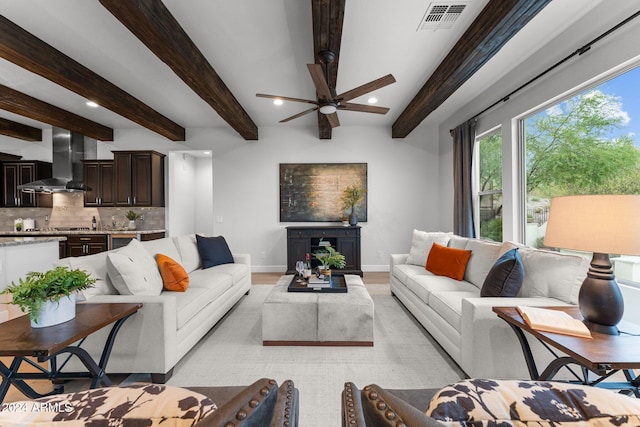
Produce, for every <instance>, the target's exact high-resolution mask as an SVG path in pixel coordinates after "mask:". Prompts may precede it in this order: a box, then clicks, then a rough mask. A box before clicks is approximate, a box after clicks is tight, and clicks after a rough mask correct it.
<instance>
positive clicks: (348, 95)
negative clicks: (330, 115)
mask: <svg viewBox="0 0 640 427" xmlns="http://www.w3.org/2000/svg"><path fill="white" fill-rule="evenodd" d="M395 82H396V79H395V77H393V75H391V74H387V75H386V76H384V77H380V78H379V79H376V80H373V81H370V82H369V83H365V84H363V85H362V86H358V87H357V88H355V89H351V90H348V91H346V92H344V93H341V94H340V95H338V96H337V98H336V99H337V100H338V101H345V102H346V101H349V100H351V99H354V98H357V97H359V96H362V95H364V94H365V93H369V92H373V91H374V90H376V89H380V88H383V87H385V86H388V85H390V84H391V83H395Z"/></svg>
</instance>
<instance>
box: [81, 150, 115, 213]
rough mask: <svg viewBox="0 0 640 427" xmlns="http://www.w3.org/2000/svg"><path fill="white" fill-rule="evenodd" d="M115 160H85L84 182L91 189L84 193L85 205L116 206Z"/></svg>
mask: <svg viewBox="0 0 640 427" xmlns="http://www.w3.org/2000/svg"><path fill="white" fill-rule="evenodd" d="M113 163H114V162H113V160H85V161H84V162H83V169H84V184H85V186H87V187H88V188H90V190H87V191H85V193H84V205H85V206H91V207H93V206H114V204H115V174H114V164H113Z"/></svg>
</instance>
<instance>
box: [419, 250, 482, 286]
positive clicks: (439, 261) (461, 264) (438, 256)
mask: <svg viewBox="0 0 640 427" xmlns="http://www.w3.org/2000/svg"><path fill="white" fill-rule="evenodd" d="M469 258H471V251H468V250H465V249H456V248H449V247H447V246H442V245H439V244H437V243H434V244H433V246H432V247H431V250H430V251H429V256H428V257H427V265H426V269H427V270H428V271H430V272H432V273H433V274H435V275H437V276H447V277H451V278H452V279H455V280H462V279H463V278H464V272H465V270H466V269H467V263H468V262H469Z"/></svg>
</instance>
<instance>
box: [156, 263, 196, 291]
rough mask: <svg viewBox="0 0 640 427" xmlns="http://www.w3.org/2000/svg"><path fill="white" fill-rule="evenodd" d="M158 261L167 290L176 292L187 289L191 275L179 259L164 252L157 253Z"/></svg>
mask: <svg viewBox="0 0 640 427" xmlns="http://www.w3.org/2000/svg"><path fill="white" fill-rule="evenodd" d="M156 263H157V264H158V269H159V270H160V276H161V277H162V287H163V288H164V289H165V290H167V291H176V292H184V291H185V290H187V287H188V286H189V275H188V274H187V272H186V271H185V269H184V268H182V266H181V265H180V264H179V263H178V262H177V261H175V260H174V259H173V258H170V257H168V256H166V255H164V254H157V255H156Z"/></svg>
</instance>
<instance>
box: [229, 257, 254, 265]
mask: <svg viewBox="0 0 640 427" xmlns="http://www.w3.org/2000/svg"><path fill="white" fill-rule="evenodd" d="M233 262H235V263H236V264H247V265H249V266H251V254H233Z"/></svg>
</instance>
